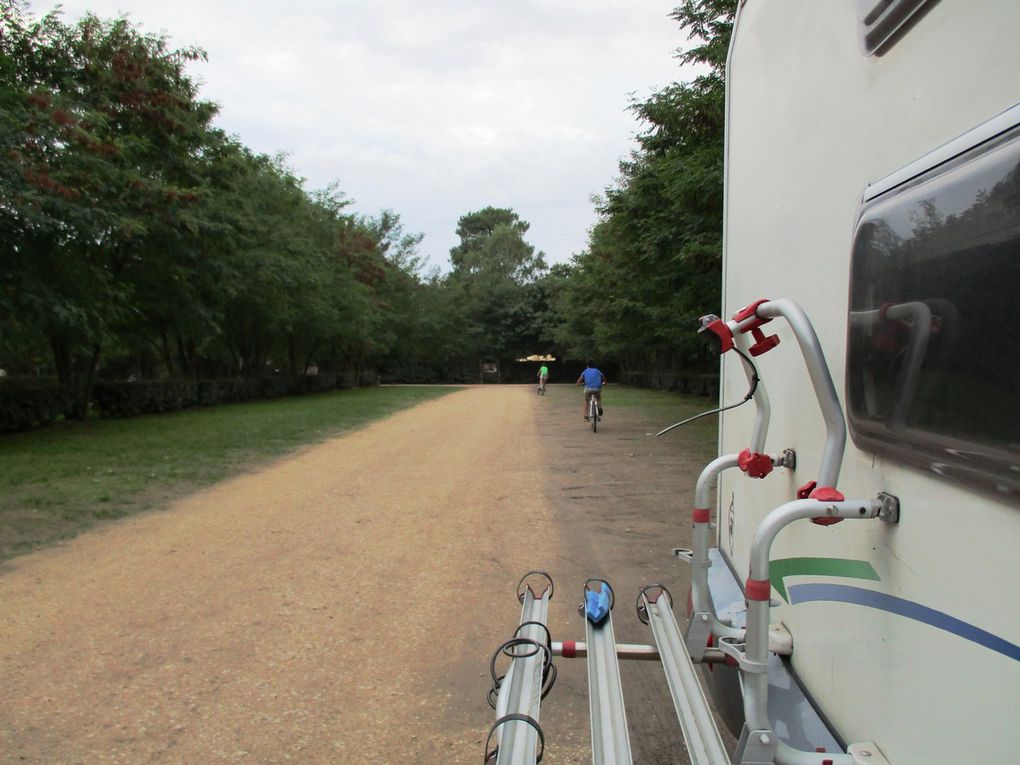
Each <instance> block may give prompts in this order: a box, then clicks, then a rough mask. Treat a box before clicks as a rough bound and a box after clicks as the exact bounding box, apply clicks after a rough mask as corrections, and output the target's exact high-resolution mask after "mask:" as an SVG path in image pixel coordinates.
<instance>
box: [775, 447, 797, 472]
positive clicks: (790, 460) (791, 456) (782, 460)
mask: <svg viewBox="0 0 1020 765" xmlns="http://www.w3.org/2000/svg"><path fill="white" fill-rule="evenodd" d="M775 465H776V467H784V468H787V469H789V470H796V469H797V452H795V451H794V450H793V449H783V453H782V455H781V456H780V457H779V458H777V459H776V462H775Z"/></svg>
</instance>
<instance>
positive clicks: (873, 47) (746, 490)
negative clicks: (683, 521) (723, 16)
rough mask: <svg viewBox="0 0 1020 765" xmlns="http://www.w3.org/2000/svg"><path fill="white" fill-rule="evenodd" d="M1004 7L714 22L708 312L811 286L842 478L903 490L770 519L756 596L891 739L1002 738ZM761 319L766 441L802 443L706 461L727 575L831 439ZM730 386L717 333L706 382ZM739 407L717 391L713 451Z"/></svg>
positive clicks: (1012, 101)
mask: <svg viewBox="0 0 1020 765" xmlns="http://www.w3.org/2000/svg"><path fill="white" fill-rule="evenodd" d="M1018 30H1020V3H1018V2H1016V0H967V1H966V2H964V0H935V1H932V0H928V1H927V2H924V1H918V0H826V1H825V2H821V1H818V0H812V1H811V2H805V1H804V0H745V1H744V2H742V3H741V5H740V8H739V11H738V15H737V20H736V24H735V27H734V32H733V39H732V43H731V49H730V59H729V63H728V68H727V128H726V130H727V134H726V214H725V215H726V223H725V255H724V261H725V265H724V295H723V306H722V309H723V316H726V317H728V316H732V315H733V314H735V313H737V312H739V311H740V309H742V308H743V307H745V306H748V305H750V304H753V303H754V302H755V301H757V300H760V299H763V298H767V299H789V300H790V301H793V302H794V303H796V304H797V305H799V306H800V308H802V309H803V311H804V313H805V314H806V316H807V317H808V318H809V319H810V321H811V323H812V324H813V327H814V330H815V332H816V333H817V337H818V340H819V343H820V346H821V350H822V352H823V353H824V356H825V359H826V361H827V364H828V368H829V370H830V373H831V377H832V380H833V381H834V383H835V390H836V392H837V394H838V396H839V400H840V403H841V406H842V407H843V409H844V411H845V414H846V419H847V422H848V424H849V429H850V436H851V438H850V439H849V440H848V441H847V443H846V448H845V452H844V453H843V455H842V459H841V463H840V465H839V468H840V470H839V482H838V486H836V487H834V488H836V489H838V491H839V492H840V493H842V495H844V496H846V497H848V498H849V497H867V498H875V497H878V496H879V495H880V493H885V494H886V495H891V496H894V497H896V498H898V500H899V507H900V517H899V522H898V523H895V524H892V523H878V522H874V523H873V522H867V523H859V522H854V521H850V522H846V523H838V524H836V525H830V526H825V525H817V524H813V523H807V522H804V523H797V524H791V525H790V526H789V527H787V528H785V529H784V530H783V531H782V532H781V533H780V534H779V535H778V536H777V538H776V540H775V543H774V544H773V546H772V550H771V556H772V568H771V575H770V576H771V581H772V594H771V597H772V599H773V602H774V603H778V605H775V606H774V607H773V608H772V621H773V622H774V623H775V622H781V623H782V624H783V625H785V626H786V628H787V629H788V630H789V632H790V634H791V635H792V639H793V650H792V653H791V655H790V657H789V659H788V664H789V668H790V669H791V670H792V672H793V673H794V674H795V676H796V677H797V678H799V680H800V682H801V684H802V685H803V687H804V689H805V690H806V691H807V693H808V694H809V696H810V697H811V698H812V699H813V702H814V704H815V706H816V708H817V710H818V712H819V713H820V714H821V715H822V717H823V718H824V719H825V720H826V721H827V722H828V723H829V725H830V727H831V730H832V732H833V733H834V735H835V737H836V740H837V741H840V742H841V743H845V742H853V741H867V742H874V743H875V744H877V746H878V748H879V749H880V750H881V754H882V755H883V756H884V757H885V759H886V760H887V761H888V762H889V763H893V765H920V764H921V763H924V764H926V765H927V764H930V763H947V764H948V763H961V764H963V763H992V762H1020V732H1018V730H1017V727H1016V723H1015V717H1016V714H1017V712H1018V711H1020V608H1018V606H1017V602H1018V601H1017V590H1018V585H1020V558H1018V554H1017V546H1018V544H1020V343H1018V341H1017V339H1016V337H1015V336H1014V333H1013V331H1012V330H1013V327H1012V322H1010V321H1009V320H1010V319H1011V318H1012V309H1013V306H1014V304H1015V303H1017V302H1018V301H1020V45H1018V44H1017V40H1016V36H1017V32H1018ZM764 329H766V330H767V331H768V333H769V334H770V335H772V334H774V335H775V336H777V337H778V339H779V341H780V343H779V345H778V346H777V347H775V348H773V349H771V350H769V351H768V352H767V353H765V354H763V355H761V356H760V357H759V358H757V359H756V360H755V363H756V365H757V367H758V369H759V371H760V374H761V377H762V379H763V380H764V382H765V384H766V385H767V388H768V392H769V398H770V403H771V420H770V425H769V429H768V435H767V443H766V451H768V452H769V453H773V454H774V453H779V452H781V451H782V450H784V449H792V450H794V451H795V452H796V467H795V468H792V469H778V470H776V471H775V472H773V473H772V474H771V475H769V476H768V477H767V478H766V479H765V480H760V481H759V480H753V479H750V478H749V477H748V476H747V475H745V474H741V473H740V472H739V471H735V470H734V471H727V472H726V473H723V474H722V475H720V477H719V483H718V506H719V514H718V520H719V523H718V552H719V554H720V555H721V556H722V558H724V559H725V562H726V563H727V564H728V565H729V567H730V568H731V569H732V571H733V573H734V574H735V576H736V578H737V579H738V580H739V581H741V582H743V581H744V580H745V579H746V578H747V577H748V575H749V572H748V566H749V564H748V560H749V555H750V554H751V546H752V540H753V538H754V535H755V533H756V530H757V529H758V527H759V524H760V523H761V521H762V520H763V518H764V517H765V516H766V515H767V514H768V513H769V512H770V511H771V510H773V509H774V508H776V507H778V506H780V505H782V504H783V503H786V502H789V501H790V500H791V498H793V497H795V496H796V494H797V491H798V488H800V487H802V486H803V485H804V484H806V483H807V482H808V481H810V480H811V479H813V478H815V477H816V475H817V471H818V470H819V463H820V460H821V459H822V452H823V449H824V447H825V439H826V428H825V425H824V423H823V419H822V416H821V415H820V413H819V408H818V405H817V403H816V399H815V392H814V390H813V387H812V382H811V380H810V379H809V375H808V372H807V370H806V369H805V367H804V364H803V363H802V360H801V355H800V353H799V351H798V350H797V341H796V339H795V338H794V337H793V335H792V333H791V331H790V329H789V327H788V326H786V325H783V324H782V323H780V322H772V323H770V324H768V325H767V326H766V327H765V328H764ZM746 390H747V378H746V376H745V373H744V371H743V369H742V368H741V363H740V361H739V359H738V358H736V357H734V355H733V354H727V355H726V356H725V357H724V363H723V383H722V400H723V402H727V403H728V402H731V401H734V400H739V399H740V397H741V396H742V395H743V394H744V393H745V392H746ZM753 416H754V415H753V413H752V412H751V411H750V407H743V408H738V409H736V410H733V411H732V412H727V413H726V414H724V415H723V419H722V428H721V433H720V453H721V454H724V455H725V454H732V453H736V452H739V451H741V449H743V448H744V447H745V446H746V445H747V442H748V438H749V433H751V431H752V429H753V428H754V422H753ZM773 711H774V710H773V701H772V699H771V698H770V706H769V712H770V714H772V713H773ZM776 714H777V715H778V716H779V717H780V718H781V715H782V711H781V708H780V706H778V705H777V706H776ZM793 724H794V721H790V720H786V721H784V720H782V719H778V720H777V721H776V722H775V723H774V726H773V727H774V729H775V730H776V731H777V732H778V733H779V734H780V735H782V734H783V730H784V726H790V725H793Z"/></svg>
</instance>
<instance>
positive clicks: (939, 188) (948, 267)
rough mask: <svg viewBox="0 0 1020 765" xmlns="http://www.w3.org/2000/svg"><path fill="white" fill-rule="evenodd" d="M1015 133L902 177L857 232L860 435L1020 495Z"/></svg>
mask: <svg viewBox="0 0 1020 765" xmlns="http://www.w3.org/2000/svg"><path fill="white" fill-rule="evenodd" d="M1018 315H1020V140H1018V138H1017V137H1016V135H1014V136H1012V137H1010V136H1007V137H1004V138H1000V139H999V140H998V141H997V142H995V143H994V144H993V145H990V146H986V147H984V148H982V149H981V150H977V151H974V152H972V154H971V156H969V157H964V158H961V159H959V160H957V161H956V162H954V163H953V164H952V165H951V166H948V167H945V168H940V169H938V170H935V171H933V172H931V173H929V174H928V176H927V177H922V178H920V179H918V180H917V181H915V182H913V183H911V184H909V185H907V186H905V187H902V188H900V189H898V190H893V191H891V192H889V193H888V194H886V195H885V196H884V197H880V198H879V199H878V200H877V201H876V202H874V203H873V204H872V205H871V206H869V207H868V208H867V209H866V210H865V212H864V215H863V216H862V219H861V222H860V224H859V225H858V228H857V233H856V236H855V239H854V247H853V257H852V265H851V292H850V321H849V343H848V359H847V392H848V403H849V411H850V420H851V430H852V432H853V435H854V438H855V440H856V441H858V443H859V444H860V445H861V446H863V447H865V448H870V449H872V450H875V451H881V452H887V453H894V454H896V455H898V456H900V457H901V458H903V459H906V460H909V461H912V462H915V463H919V464H924V465H925V466H927V467H929V468H931V469H933V470H935V471H937V472H939V473H941V474H943V475H946V476H949V477H952V478H955V479H958V480H964V481H967V482H970V483H974V482H977V483H980V484H982V485H983V486H984V487H985V488H988V489H990V490H993V491H996V492H998V493H1005V494H1009V495H1011V496H1012V497H1013V498H1014V499H1017V498H1018V497H1020V464H1018V463H1020V342H1018V339H1017V335H1016V332H1015V329H1014V324H1015V321H1014V318H1015V317H1016V316H1018Z"/></svg>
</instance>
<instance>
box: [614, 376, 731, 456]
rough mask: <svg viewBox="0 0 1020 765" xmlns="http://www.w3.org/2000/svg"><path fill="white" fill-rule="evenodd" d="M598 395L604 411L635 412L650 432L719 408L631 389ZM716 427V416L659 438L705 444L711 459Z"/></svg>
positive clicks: (711, 402) (700, 399) (701, 399)
mask: <svg viewBox="0 0 1020 765" xmlns="http://www.w3.org/2000/svg"><path fill="white" fill-rule="evenodd" d="M602 395H603V403H604V404H605V406H606V407H607V409H608V408H611V409H617V408H622V409H630V410H636V412H635V413H637V414H639V416H640V417H641V419H642V421H643V422H648V423H649V425H650V429H652V432H658V431H659V430H662V429H663V428H667V427H669V426H670V425H672V424H673V423H675V422H680V421H681V420H685V419H687V418H688V417H693V416H694V415H696V414H701V413H702V412H705V411H708V410H711V409H715V408H716V407H717V406H719V402H718V401H717V400H716V399H714V398H707V397H705V396H688V395H684V394H680V393H667V392H665V391H660V390H647V389H645V388H632V387H630V386H628V385H609V386H607V387H606V388H605V392H604V393H603V394H602ZM718 425H719V416H718V415H709V416H708V417H702V418H701V419H700V420H695V421H694V422H689V423H687V424H686V425H682V426H680V427H679V428H677V429H676V430H673V431H671V432H669V433H667V434H666V435H664V436H662V438H671V437H672V438H685V439H688V440H689V441H690V442H691V443H702V444H705V445H706V449H707V451H706V454H707V455H708V456H709V457H710V458H711V457H714V456H715V448H716V441H717V438H718V432H719V428H718Z"/></svg>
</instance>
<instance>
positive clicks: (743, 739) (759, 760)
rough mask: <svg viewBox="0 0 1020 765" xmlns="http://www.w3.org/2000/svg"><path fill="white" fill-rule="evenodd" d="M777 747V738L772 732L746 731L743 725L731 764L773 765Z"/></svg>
mask: <svg viewBox="0 0 1020 765" xmlns="http://www.w3.org/2000/svg"><path fill="white" fill-rule="evenodd" d="M778 746H779V737H778V736H776V734H775V732H774V731H771V730H748V729H747V726H746V725H745V726H744V729H743V730H742V731H740V741H738V742H737V751H736V752H734V754H733V762H734V763H735V764H736V765H773V763H774V762H775V761H776V749H777V748H778Z"/></svg>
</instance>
